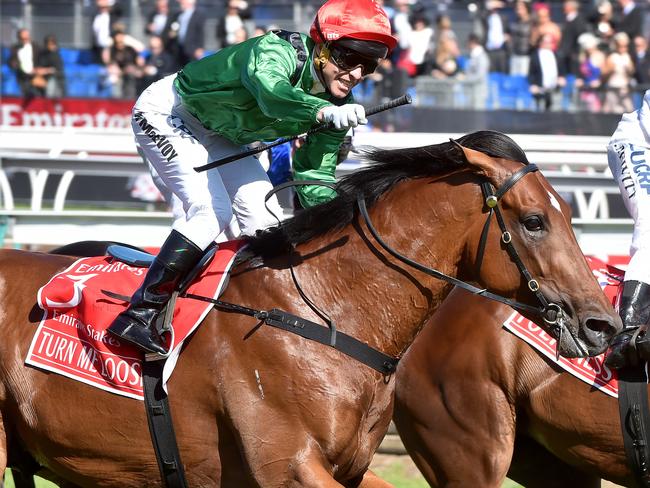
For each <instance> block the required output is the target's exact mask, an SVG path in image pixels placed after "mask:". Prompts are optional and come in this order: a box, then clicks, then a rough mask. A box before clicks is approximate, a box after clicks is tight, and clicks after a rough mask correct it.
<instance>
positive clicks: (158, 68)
mask: <svg viewBox="0 0 650 488" xmlns="http://www.w3.org/2000/svg"><path fill="white" fill-rule="evenodd" d="M178 68H179V66H178V65H177V64H176V59H175V58H174V56H172V55H171V54H170V53H168V52H167V51H165V49H164V44H163V41H162V38H161V37H160V36H151V37H150V38H149V54H148V55H147V57H146V59H145V61H144V66H142V74H141V77H140V80H139V86H138V93H141V92H142V91H143V90H144V89H145V88H147V87H148V86H149V85H150V84H151V83H153V82H154V81H158V80H160V79H162V78H164V77H165V76H167V75H171V74H172V73H175V72H176V71H177V70H178Z"/></svg>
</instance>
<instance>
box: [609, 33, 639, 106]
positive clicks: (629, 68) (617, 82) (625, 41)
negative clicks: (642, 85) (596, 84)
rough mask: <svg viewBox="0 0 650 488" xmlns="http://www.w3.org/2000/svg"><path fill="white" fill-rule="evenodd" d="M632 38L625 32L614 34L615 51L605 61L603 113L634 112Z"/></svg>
mask: <svg viewBox="0 0 650 488" xmlns="http://www.w3.org/2000/svg"><path fill="white" fill-rule="evenodd" d="M629 45H630V38H629V37H628V36H627V34H626V33H625V32H617V33H616V34H614V49H613V50H612V52H611V53H610V54H609V55H608V56H607V59H606V60H605V68H604V69H603V79H604V85H605V88H606V91H605V102H604V104H603V112H606V113H623V112H632V111H633V110H634V106H633V104H632V96H631V91H630V83H631V81H632V79H633V77H634V61H633V60H632V56H631V55H630V52H629Z"/></svg>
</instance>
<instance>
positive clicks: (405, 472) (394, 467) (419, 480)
mask: <svg viewBox="0 0 650 488" xmlns="http://www.w3.org/2000/svg"><path fill="white" fill-rule="evenodd" d="M382 458H383V459H382V460H380V461H379V462H377V463H376V464H374V465H371V469H372V470H373V472H374V473H375V474H376V475H377V476H379V477H380V478H382V479H384V480H386V481H388V482H389V483H391V484H393V485H394V486H395V487H396V488H427V487H428V486H429V485H428V484H427V482H426V481H425V480H424V478H423V477H422V475H421V474H420V473H419V471H418V470H417V468H416V467H415V464H413V461H411V459H410V458H409V457H407V456H391V457H383V456H382ZM501 488H523V487H522V486H521V485H519V484H517V483H515V482H514V481H511V480H509V479H506V480H505V482H504V483H503V484H502V485H501Z"/></svg>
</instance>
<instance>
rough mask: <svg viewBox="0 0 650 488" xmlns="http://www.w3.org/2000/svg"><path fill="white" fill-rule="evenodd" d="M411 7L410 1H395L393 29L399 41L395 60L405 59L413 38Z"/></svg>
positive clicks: (394, 55)
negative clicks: (410, 40)
mask: <svg viewBox="0 0 650 488" xmlns="http://www.w3.org/2000/svg"><path fill="white" fill-rule="evenodd" d="M410 19H411V5H410V3H409V0H395V14H394V15H393V18H392V27H393V32H394V34H395V37H396V38H397V39H398V45H397V47H398V48H397V49H395V50H394V51H393V60H394V61H395V62H398V60H400V59H403V58H404V57H405V56H407V54H406V52H405V51H407V50H408V48H409V39H410V38H411V31H412V30H413V27H412V25H411V20H410Z"/></svg>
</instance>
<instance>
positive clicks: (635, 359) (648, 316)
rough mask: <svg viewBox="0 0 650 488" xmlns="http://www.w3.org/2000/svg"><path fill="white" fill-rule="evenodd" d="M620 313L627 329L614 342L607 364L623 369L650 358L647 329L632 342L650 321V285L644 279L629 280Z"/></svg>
mask: <svg viewBox="0 0 650 488" xmlns="http://www.w3.org/2000/svg"><path fill="white" fill-rule="evenodd" d="M618 313H619V315H620V316H621V320H622V321H623V330H622V331H621V332H619V333H618V334H616V335H615V336H614V338H613V339H612V341H611V342H610V344H609V347H610V351H609V354H608V355H607V358H606V359H605V364H606V365H607V366H609V367H611V368H622V367H624V366H635V365H637V364H638V363H639V361H643V360H648V359H650V337H649V336H648V334H647V330H641V331H640V332H639V334H638V336H637V337H636V340H634V341H631V340H632V338H633V336H634V334H636V333H637V331H638V329H639V328H640V327H642V326H646V325H647V324H648V323H649V322H650V285H648V284H647V283H643V282H641V281H633V280H631V281H625V282H624V283H623V295H622V296H621V303H620V306H619V310H618ZM644 329H646V327H644Z"/></svg>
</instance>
